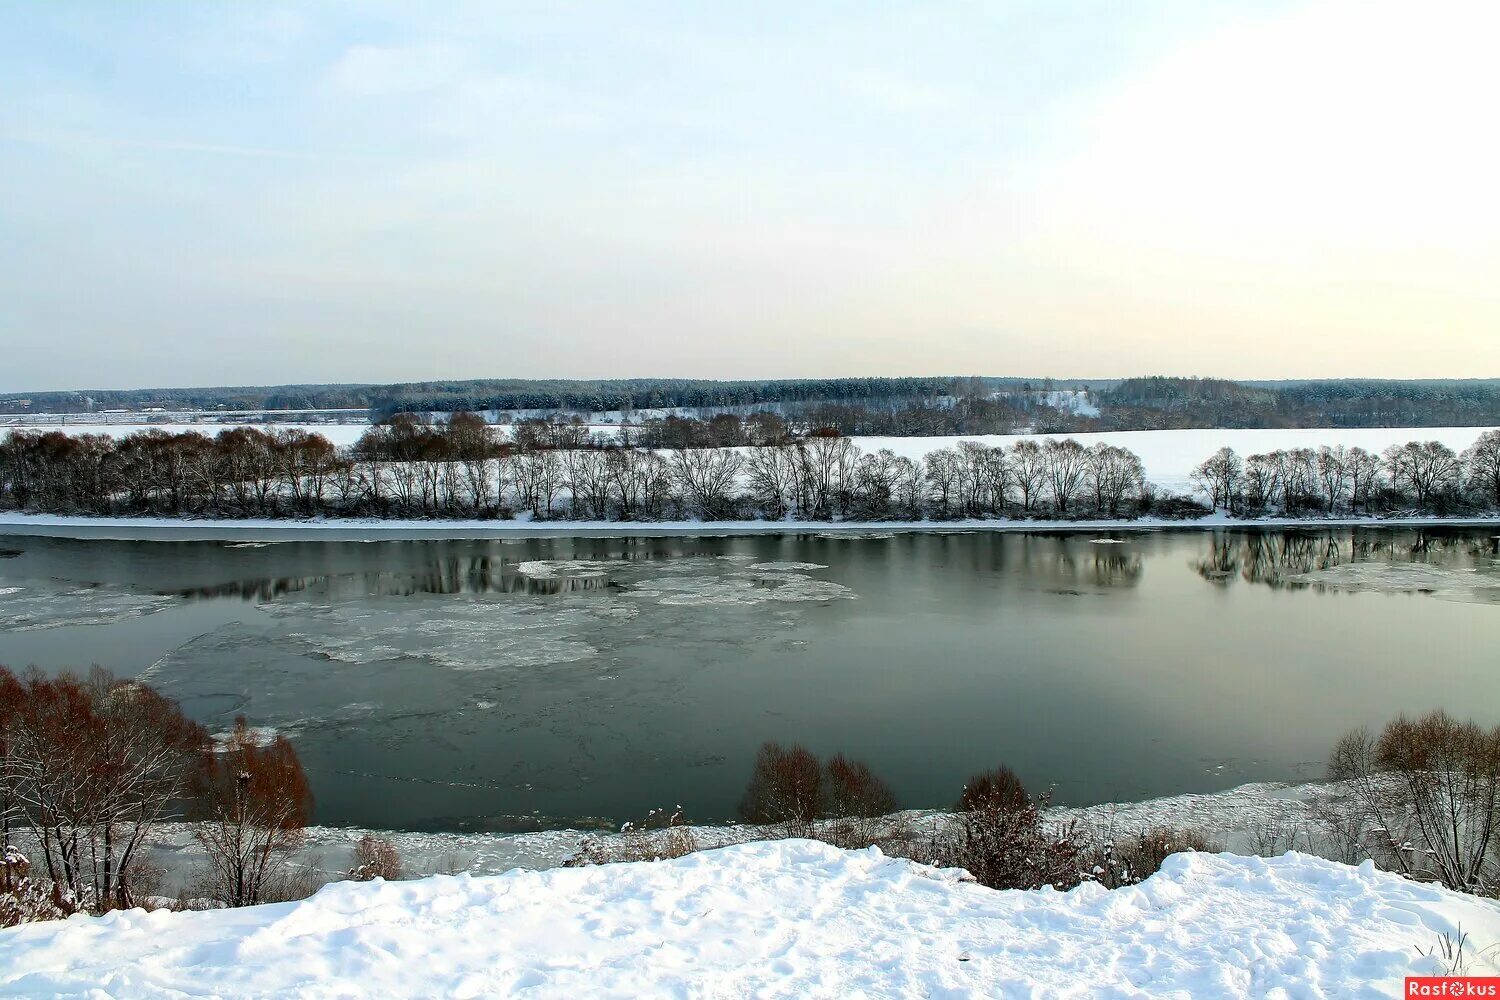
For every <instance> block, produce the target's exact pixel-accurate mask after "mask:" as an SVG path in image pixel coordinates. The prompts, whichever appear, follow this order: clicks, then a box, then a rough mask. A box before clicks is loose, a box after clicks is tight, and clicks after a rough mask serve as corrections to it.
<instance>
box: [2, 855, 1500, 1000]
mask: <svg viewBox="0 0 1500 1000" xmlns="http://www.w3.org/2000/svg"><path fill="white" fill-rule="evenodd" d="M1460 927H1461V928H1462V933H1465V934H1467V935H1468V936H1469V939H1470V941H1471V942H1473V943H1474V944H1475V945H1478V946H1481V947H1483V946H1486V945H1488V944H1489V943H1490V942H1493V941H1496V940H1500V908H1497V907H1496V905H1495V904H1494V903H1493V902H1489V901H1483V900H1479V899H1476V898H1473V897H1467V896H1462V895H1458V894H1455V893H1451V892H1448V891H1446V890H1443V889H1439V888H1434V887H1432V886H1428V885H1421V884H1417V883H1413V882H1407V881H1404V880H1402V879H1400V878H1398V877H1396V876H1394V875H1390V874H1387V873H1381V872H1377V871H1376V870H1375V869H1374V867H1373V866H1371V865H1365V866H1361V867H1359V868H1353V867H1348V866H1344V865H1339V864H1336V863H1333V862H1328V861H1323V860H1320V859H1316V858H1312V857H1308V856H1306V855H1299V854H1288V855H1285V856H1283V857H1280V858H1275V859H1270V860H1263V859H1258V858H1240V857H1235V856H1233V855H1209V854H1181V855H1177V856H1175V857H1173V858H1171V859H1169V860H1168V861H1167V863H1166V864H1165V865H1164V867H1163V869H1162V871H1161V872H1160V873H1158V874H1157V875H1155V876H1153V877H1152V878H1150V879H1149V880H1147V881H1146V882H1145V883H1143V884H1141V885H1139V886H1135V887H1132V888H1127V889H1119V890H1115V891H1113V892H1109V891H1106V890H1104V889H1102V888H1099V887H1097V886H1085V887H1083V888H1080V889H1078V890H1075V891H1072V892H1068V893H1060V892H1054V891H1051V890H1042V891H1040V892H996V891H993V890H990V889H986V888H984V887H982V886H979V885H977V884H974V883H972V882H969V881H966V880H965V879H964V878H963V876H962V875H961V874H960V873H958V872H955V871H952V870H948V871H943V870H937V869H932V868H927V867H924V866H920V865H916V864H912V863H910V862H907V861H901V860H894V859H889V858H886V857H884V856H883V855H881V854H880V852H879V851H878V850H874V849H871V850H865V851H858V852H847V851H840V850H838V849H836V848H833V847H830V846H828V845H825V844H821V843H816V842H812V841H805V840H789V841H777V842H769V843H756V844H746V845H742V846H736V847H729V848H723V849H720V850H715V851H708V852H703V853H700V854H696V855H690V856H688V857H685V858H681V859H678V860H675V861H664V862H655V863H635V864H624V865H611V866H604V867H596V868H577V869H559V870H554V871H548V872H527V871H519V870H518V871H512V872H509V873H507V874H504V875H499V876H492V877H485V878H473V877H469V876H458V877H444V876H438V877H433V878H428V879H423V880H419V881H409V882H378V881H377V882H367V883H353V882H345V883H339V884H336V885H332V886H329V887H326V888H324V889H323V890H322V891H320V892H319V893H318V894H317V895H315V896H313V897H312V898H311V899H308V900H304V901H302V902H297V903H284V904H274V905H269V906H260V907H253V908H247V909H241V910H220V911H206V912H195V913H169V912H166V911H155V912H151V913H147V912H145V911H143V910H131V911H124V912H116V913H112V914H110V915H108V916H105V917H102V918H87V917H75V918H72V919H69V920H66V921H54V922H50V923H39V924H30V925H26V926H22V927H19V928H15V929H11V930H6V931H0V992H3V993H4V994H5V995H7V996H15V997H44V996H56V995H85V994H86V995H108V996H113V997H119V998H128V997H159V996H174V997H185V996H186V997H190V996H233V997H239V996H307V997H334V996H339V997H353V996H381V997H402V996H452V997H473V996H508V995H515V994H519V993H523V992H524V993H525V994H526V995H528V996H537V997H578V996H605V997H613V996H618V997H627V996H628V997H637V996H671V997H698V996H702V997H717V996H750V995H755V996H826V997H844V996H867V997H904V996H945V997H981V996H1018V995H1028V996H1034V995H1046V996H1055V995H1060V994H1073V995H1077V994H1093V993H1099V992H1104V991H1110V992H1112V994H1113V995H1119V996H1131V997H1152V996H1220V997H1262V996H1267V995H1278V994H1281V991H1286V993H1287V994H1290V995H1297V996H1312V997H1317V996H1333V995H1361V996H1398V995H1400V990H1401V987H1402V978H1403V977H1404V976H1406V975H1409V974H1422V973H1428V974H1430V973H1434V972H1437V971H1439V963H1438V961H1437V960H1436V959H1434V958H1431V957H1423V953H1424V952H1428V951H1432V950H1434V949H1435V948H1436V946H1437V945H1438V943H1439V940H1440V937H1441V935H1444V934H1447V935H1449V936H1450V937H1451V938H1453V939H1456V938H1457V937H1458V935H1459V933H1460ZM1472 961H1473V966H1472V967H1471V970H1470V971H1471V972H1472V973H1476V974H1481V973H1484V972H1488V971H1490V969H1489V964H1490V962H1491V961H1492V958H1491V957H1490V956H1487V955H1484V954H1481V953H1479V952H1478V950H1477V949H1476V951H1475V954H1474V956H1473V959H1472Z"/></svg>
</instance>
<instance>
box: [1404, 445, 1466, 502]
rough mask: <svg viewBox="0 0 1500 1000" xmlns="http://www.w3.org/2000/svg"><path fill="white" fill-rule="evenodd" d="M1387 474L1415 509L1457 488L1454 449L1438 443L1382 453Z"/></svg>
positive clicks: (1457, 477) (1457, 474)
mask: <svg viewBox="0 0 1500 1000" xmlns="http://www.w3.org/2000/svg"><path fill="white" fill-rule="evenodd" d="M1385 468H1386V474H1387V475H1389V476H1390V477H1391V482H1392V483H1393V484H1395V485H1396V487H1397V488H1398V489H1402V490H1408V491H1410V495H1411V497H1412V499H1413V500H1415V501H1416V504H1417V506H1418V507H1422V508H1425V507H1427V506H1428V504H1429V503H1430V502H1431V501H1432V499H1433V498H1434V497H1435V496H1436V495H1437V494H1440V493H1442V492H1444V491H1446V490H1449V489H1452V488H1453V487H1455V486H1456V485H1457V484H1458V481H1459V471H1460V466H1459V462H1458V456H1457V455H1455V454H1454V453H1453V449H1452V448H1449V447H1448V446H1447V445H1445V444H1443V443H1442V442H1441V441H1408V442H1407V443H1406V444H1403V445H1391V446H1390V447H1389V448H1387V449H1386V450H1385Z"/></svg>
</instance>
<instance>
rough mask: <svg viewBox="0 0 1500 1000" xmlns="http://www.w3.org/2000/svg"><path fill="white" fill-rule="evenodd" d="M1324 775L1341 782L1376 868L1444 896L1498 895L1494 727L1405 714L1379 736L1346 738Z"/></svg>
mask: <svg viewBox="0 0 1500 1000" xmlns="http://www.w3.org/2000/svg"><path fill="white" fill-rule="evenodd" d="M1329 776H1330V777H1331V778H1333V779H1334V780H1337V781H1345V782H1347V783H1348V786H1349V788H1350V789H1351V791H1352V793H1353V795H1354V798H1355V801H1356V803H1357V807H1358V809H1359V810H1360V811H1361V812H1362V814H1363V816H1362V818H1363V819H1364V821H1365V823H1366V838H1365V848H1366V850H1367V851H1368V853H1369V854H1370V856H1371V857H1372V858H1374V860H1375V861H1376V862H1377V863H1379V864H1382V865H1384V866H1386V867H1389V868H1391V869H1393V870H1395V871H1399V872H1401V873H1402V874H1404V875H1406V876H1408V877H1409V878H1415V879H1421V880H1427V881H1439V882H1441V883H1442V884H1443V885H1445V886H1447V887H1448V888H1450V889H1458V890H1461V891H1465V892H1475V893H1481V894H1485V895H1494V894H1495V893H1496V891H1497V889H1500V845H1497V841H1500V728H1496V729H1483V728H1481V727H1479V726H1478V725H1476V724H1475V723H1473V722H1459V721H1458V720H1456V719H1454V718H1453V717H1452V716H1450V715H1448V713H1446V712H1442V711H1437V712H1432V713H1430V714H1428V715H1425V716H1423V717H1422V718H1420V719H1409V718H1407V717H1406V716H1404V715H1403V716H1401V717H1399V718H1397V719H1396V720H1395V721H1393V722H1391V723H1389V724H1387V725H1386V727H1385V729H1384V730H1382V732H1381V733H1380V735H1379V737H1378V738H1377V737H1373V736H1371V735H1370V734H1369V732H1368V731H1366V730H1364V729H1356V730H1354V731H1352V732H1350V733H1348V734H1346V735H1345V736H1344V737H1343V738H1342V739H1340V740H1339V742H1338V744H1337V745H1336V746H1335V747H1334V752H1333V756H1332V759H1331V761H1330V764H1329Z"/></svg>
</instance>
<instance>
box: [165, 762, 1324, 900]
mask: <svg viewBox="0 0 1500 1000" xmlns="http://www.w3.org/2000/svg"><path fill="white" fill-rule="evenodd" d="M1344 802H1345V797H1344V792H1343V790H1342V789H1341V788H1340V786H1338V785H1332V784H1325V783H1322V782H1310V783H1292V782H1254V783H1249V784H1244V785H1239V786H1236V787H1234V788H1230V789H1226V790H1224V791H1220V792H1203V793H1185V794H1182V795H1170V796H1164V797H1161V798H1154V799H1144V800H1141V801H1138V802H1106V803H1101V804H1097V805H1090V806H1080V807H1054V808H1053V809H1051V810H1049V811H1048V813H1047V816H1046V818H1047V822H1049V823H1052V824H1056V825H1066V824H1070V823H1072V824H1077V825H1079V826H1081V827H1084V828H1086V829H1089V830H1092V831H1101V832H1103V831H1113V832H1114V833H1115V834H1117V835H1119V836H1128V835H1130V834H1134V833H1139V832H1141V831H1145V830H1149V829H1152V828H1155V827H1164V826H1166V827H1173V828H1175V829H1190V830H1193V831H1194V832H1197V833H1200V834H1202V835H1203V836H1204V837H1205V838H1206V839H1207V840H1208V841H1209V842H1211V843H1212V844H1213V845H1214V846H1215V847H1217V848H1220V849H1222V850H1226V851H1232V852H1235V853H1239V854H1255V853H1257V852H1259V851H1262V850H1266V849H1278V848H1279V850H1278V853H1280V851H1285V850H1287V849H1290V848H1295V849H1298V850H1303V851H1310V852H1314V853H1315V852H1316V851H1317V850H1318V848H1319V846H1320V845H1319V844H1318V842H1317V841H1318V831H1317V825H1318V822H1319V817H1320V815H1326V814H1328V813H1329V812H1336V811H1337V810H1339V809H1340V808H1342V806H1343V803H1344ZM949 815H950V814H949V813H946V812H943V811H940V810H930V809H929V810H907V811H904V812H900V813H896V814H894V815H892V816H888V817H885V819H884V821H883V823H882V825H883V826H885V827H887V828H889V829H892V830H897V829H900V830H904V831H909V832H911V833H913V835H917V836H920V835H922V834H923V833H924V832H925V831H928V830H930V829H931V828H932V827H933V826H934V825H936V824H939V823H941V822H943V821H944V819H945V818H946V817H947V816H949ZM689 829H690V830H691V833H692V838H693V842H694V843H695V844H696V845H697V847H698V848H699V849H701V850H708V849H713V848H719V847H729V846H733V845H736V844H745V843H751V842H755V841H762V840H767V839H774V838H775V837H777V836H778V834H777V832H776V831H775V830H773V829H770V828H765V827H758V826H749V825H726V826H693V827H690V828H689ZM366 834H373V835H375V836H378V837H382V838H384V839H387V840H389V841H390V842H391V843H392V844H393V845H395V847H396V850H397V852H398V853H399V854H400V856H401V862H402V865H403V868H404V870H405V871H406V873H407V875H409V876H423V875H448V874H456V873H459V872H467V873H468V874H471V875H499V874H502V873H504V872H508V871H511V870H513V869H516V868H524V869H528V870H533V871H544V870H547V869H552V868H560V867H562V866H563V865H564V864H565V863H566V862H567V860H568V859H569V858H571V857H572V856H574V855H575V854H577V853H578V850H579V848H580V847H582V846H583V844H584V842H585V841H588V840H595V841H602V842H603V843H604V844H605V845H606V846H607V845H608V844H609V843H610V842H611V841H613V840H616V839H618V835H617V834H614V833H611V832H608V831H600V830H577V829H569V830H544V831H537V832H530V833H450V832H412V831H393V830H371V829H366V828H362V827H329V826H314V827H310V828H308V830H307V839H306V844H305V845H304V846H303V847H302V848H301V849H300V850H299V851H298V852H297V855H296V858H295V863H296V864H297V865H298V866H299V867H303V868H306V869H309V870H310V871H311V872H312V873H314V874H315V875H316V876H317V878H318V879H319V880H325V881H326V880H335V879H338V878H341V877H343V874H344V873H345V872H347V871H348V870H349V868H350V867H351V866H352V859H353V853H354V847H355V845H356V844H357V843H358V842H359V840H360V838H361V837H363V836H365V835H366ZM151 847H152V849H151V857H152V860H153V861H155V862H156V863H157V864H158V865H160V866H161V867H162V869H164V871H165V876H166V877H165V881H164V884H163V886H162V892H163V893H164V894H165V895H169V896H175V895H176V894H177V892H178V891H180V890H182V889H184V888H186V887H187V885H188V881H189V879H190V876H191V872H192V870H193V868H194V867H195V866H197V865H198V864H200V863H201V862H202V860H203V859H202V857H201V854H200V852H199V849H198V847H197V845H196V843H195V842H194V840H193V836H192V829H191V827H190V826H189V825H187V824H185V823H170V824H166V825H164V826H162V827H161V828H160V830H159V832H158V834H157V835H156V837H155V838H154V840H153V842H152V845H151Z"/></svg>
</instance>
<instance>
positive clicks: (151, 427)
mask: <svg viewBox="0 0 1500 1000" xmlns="http://www.w3.org/2000/svg"><path fill="white" fill-rule="evenodd" d="M236 427H253V428H255V429H256V430H261V431H267V432H269V431H283V430H304V431H310V432H312V433H314V434H321V435H323V436H324V437H325V438H327V439H328V440H329V441H332V442H333V443H334V444H336V445H339V446H341V447H342V446H344V445H352V444H353V443H354V442H356V441H358V440H359V438H360V435H362V434H364V432H365V431H367V430H369V429H370V425H369V424H368V423H357V424H309V423H293V422H290V421H288V422H286V423H282V422H268V423H254V424H220V423H197V424H181V423H174V424H139V423H137V424H85V423H78V424H71V423H70V424H61V425H51V424H48V425H37V426H30V425H28V426H16V427H0V434H3V433H4V432H6V431H12V430H26V431H36V432H39V433H49V432H51V431H62V432H64V433H66V434H72V435H75V436H77V435H83V434H104V435H106V436H108V437H112V438H116V439H118V438H122V437H127V436H129V435H131V434H138V433H140V432H141V431H155V430H159V431H165V432H167V433H168V434H187V433H197V434H206V435H208V436H209V437H217V436H218V434H219V432H220V431H232V430H234V429H235V428H236Z"/></svg>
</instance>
